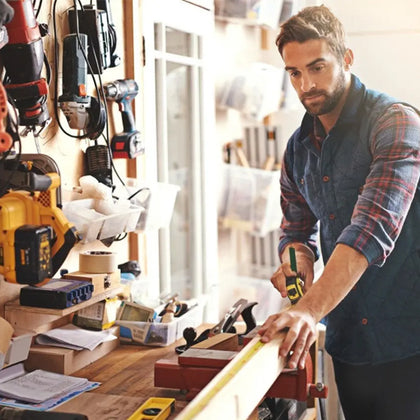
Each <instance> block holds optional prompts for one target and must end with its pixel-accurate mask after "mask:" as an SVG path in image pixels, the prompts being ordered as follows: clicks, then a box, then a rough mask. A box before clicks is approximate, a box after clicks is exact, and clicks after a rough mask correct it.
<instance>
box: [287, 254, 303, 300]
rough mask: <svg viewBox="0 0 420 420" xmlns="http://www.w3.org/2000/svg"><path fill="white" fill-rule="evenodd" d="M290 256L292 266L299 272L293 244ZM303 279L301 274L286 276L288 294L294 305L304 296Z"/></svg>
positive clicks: (293, 269)
mask: <svg viewBox="0 0 420 420" xmlns="http://www.w3.org/2000/svg"><path fill="white" fill-rule="evenodd" d="M289 256H290V268H291V269H292V271H294V272H295V273H296V274H297V266H296V252H295V248H293V247H292V246H291V247H290V248H289ZM302 285H303V281H302V279H301V278H300V277H299V276H297V275H296V276H289V277H286V289H287V296H288V298H289V300H290V302H291V304H292V305H294V304H295V303H297V302H298V300H299V299H300V298H301V297H302V296H303V289H302Z"/></svg>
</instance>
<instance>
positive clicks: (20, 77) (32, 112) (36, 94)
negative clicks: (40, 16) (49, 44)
mask: <svg viewBox="0 0 420 420" xmlns="http://www.w3.org/2000/svg"><path fill="white" fill-rule="evenodd" d="M8 3H9V5H10V6H11V7H12V8H13V10H14V17H13V19H12V20H11V21H10V22H9V23H7V24H6V29H7V33H8V38H9V41H8V43H7V44H6V45H4V47H3V48H2V49H1V50H0V55H1V57H2V59H3V63H4V66H5V68H6V74H5V77H4V80H3V83H4V87H5V88H6V90H7V92H8V94H9V95H10V96H11V97H12V98H13V102H14V105H15V107H16V108H17V109H18V111H19V125H21V126H25V127H26V129H25V130H24V131H23V134H24V135H26V134H28V132H33V133H34V135H35V136H38V135H39V133H40V132H41V131H42V130H43V129H44V128H45V127H46V126H47V124H48V123H49V121H50V115H49V112H48V107H47V95H48V83H49V73H50V69H49V65H48V62H47V60H46V56H45V54H44V48H43V41H42V37H43V36H45V35H46V34H47V33H48V28H47V25H45V24H44V25H38V22H37V20H36V17H35V13H34V8H33V5H32V2H31V0H10V1H9V2H8ZM44 64H45V65H46V70H47V79H48V80H47V79H45V78H44V77H41V73H42V70H43V67H44Z"/></svg>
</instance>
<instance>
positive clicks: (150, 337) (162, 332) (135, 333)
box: [116, 304, 203, 347]
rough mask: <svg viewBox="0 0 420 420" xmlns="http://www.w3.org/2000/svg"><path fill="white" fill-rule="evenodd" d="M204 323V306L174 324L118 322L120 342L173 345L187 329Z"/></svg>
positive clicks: (194, 309)
mask: <svg viewBox="0 0 420 420" xmlns="http://www.w3.org/2000/svg"><path fill="white" fill-rule="evenodd" d="M202 322H203V305H201V304H198V305H197V306H194V307H192V308H191V309H190V310H189V311H188V312H186V313H185V314H184V315H182V316H180V317H179V318H174V320H173V321H172V322H167V323H158V322H140V321H122V320H117V321H116V324H117V325H119V326H120V341H121V342H124V343H130V344H143V345H147V346H160V347H163V346H167V345H169V344H172V343H173V342H174V341H176V340H178V338H181V337H182V333H183V331H184V329H185V328H187V327H197V326H199V325H200V324H201V323H202Z"/></svg>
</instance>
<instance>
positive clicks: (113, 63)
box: [96, 0, 121, 67]
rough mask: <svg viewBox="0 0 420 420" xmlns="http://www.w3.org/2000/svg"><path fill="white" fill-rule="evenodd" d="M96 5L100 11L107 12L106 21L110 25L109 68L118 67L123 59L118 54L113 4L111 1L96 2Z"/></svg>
mask: <svg viewBox="0 0 420 420" xmlns="http://www.w3.org/2000/svg"><path fill="white" fill-rule="evenodd" d="M96 5H97V6H98V9H99V10H103V11H104V12H105V14H106V15H105V16H106V21H107V23H108V37H109V49H110V64H109V67H117V66H118V65H119V64H120V63H121V57H120V56H119V55H118V54H117V53H116V49H117V31H116V29H115V25H114V22H113V20H112V13H111V4H110V1H109V0H96Z"/></svg>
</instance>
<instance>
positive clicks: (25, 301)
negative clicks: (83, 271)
mask: <svg viewBox="0 0 420 420" xmlns="http://www.w3.org/2000/svg"><path fill="white" fill-rule="evenodd" d="M92 292H93V285H92V283H90V282H87V281H79V280H72V279H51V280H50V281H49V282H48V283H47V284H45V285H43V286H39V287H38V286H25V287H22V288H21V289H20V297H19V299H20V304H21V305H24V306H36V307H39V308H53V309H64V308H68V307H70V306H73V305H77V304H78V303H81V302H84V301H85V300H88V299H90V298H91V297H92Z"/></svg>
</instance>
